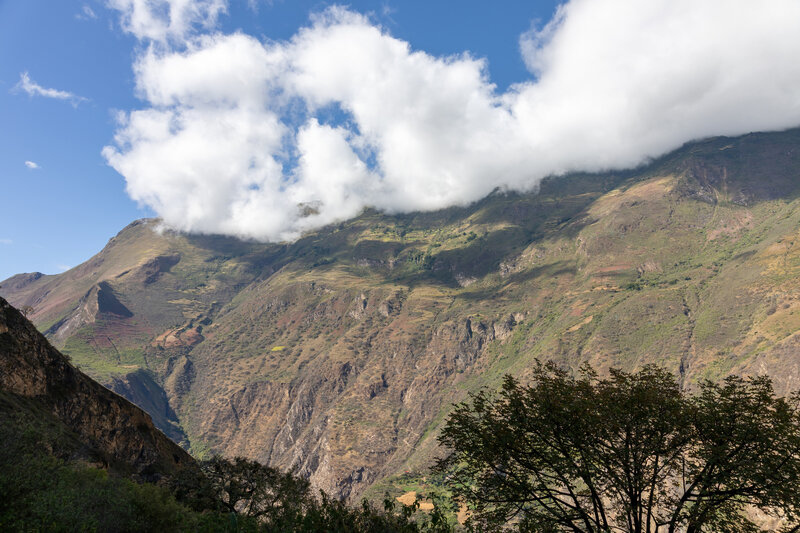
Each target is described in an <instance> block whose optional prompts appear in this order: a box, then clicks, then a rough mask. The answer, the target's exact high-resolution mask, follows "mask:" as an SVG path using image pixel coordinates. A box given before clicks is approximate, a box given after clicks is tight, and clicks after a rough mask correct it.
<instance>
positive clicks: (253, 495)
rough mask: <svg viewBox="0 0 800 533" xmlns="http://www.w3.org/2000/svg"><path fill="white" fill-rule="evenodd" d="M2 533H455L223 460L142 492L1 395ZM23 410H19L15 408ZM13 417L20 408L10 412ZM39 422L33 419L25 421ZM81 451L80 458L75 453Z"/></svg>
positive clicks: (428, 520) (435, 516) (407, 511)
mask: <svg viewBox="0 0 800 533" xmlns="http://www.w3.org/2000/svg"><path fill="white" fill-rule="evenodd" d="M0 400H2V403H0V494H2V497H0V531H48V532H50V531H53V532H60V531H65V532H66V531H99V532H115V533H124V532H147V531H153V532H161V531H176V532H177V531H187V532H188V531H192V532H194V531H200V532H203V531H205V532H262V531H263V532H270V533H272V532H285V533H290V532H292V533H294V532H298V533H303V532H307V533H311V532H319V531H329V532H342V533H344V532H356V533H358V532H363V533H383V532H389V533H392V532H394V533H423V532H428V533H445V532H449V531H450V530H451V527H450V525H449V524H448V523H447V520H446V519H445V518H444V516H443V515H442V514H441V513H439V512H438V511H434V512H433V513H431V514H430V516H422V515H424V513H418V512H416V511H417V507H405V506H403V507H401V508H400V509H397V508H396V507H395V504H394V502H393V501H392V500H389V499H387V501H386V502H385V506H384V509H378V508H376V507H375V506H373V505H372V504H370V503H368V502H367V501H366V500H365V501H363V502H362V503H361V505H360V506H358V507H351V506H348V505H346V504H344V503H343V502H340V501H337V500H332V499H330V498H329V497H328V496H327V495H326V494H324V493H320V496H319V498H317V497H315V496H314V494H313V493H312V491H311V490H310V487H309V483H308V482H307V481H306V480H303V479H301V478H298V477H296V476H294V475H292V474H290V473H285V472H280V471H278V470H276V469H274V468H270V467H267V466H263V465H260V464H259V463H257V462H255V461H249V460H246V459H242V458H236V459H233V460H227V459H222V458H219V457H214V458H212V459H210V460H208V461H204V462H202V463H200V464H199V467H197V468H186V469H184V470H183V471H181V473H180V474H179V475H178V476H176V477H175V478H174V479H172V480H171V481H170V482H169V483H168V484H167V486H161V485H155V484H152V483H141V484H140V483H135V482H133V481H131V480H129V479H126V478H123V477H120V476H117V475H115V474H113V473H110V472H108V471H107V470H105V469H102V468H96V467H93V466H90V465H89V464H86V463H82V462H67V461H65V460H63V459H59V458H57V457H55V456H54V455H52V454H54V453H56V454H58V455H62V454H63V453H62V452H67V453H72V451H74V449H75V446H76V445H77V446H79V443H76V442H73V441H72V440H71V439H72V438H73V437H72V436H70V435H68V434H64V433H63V429H59V427H58V426H52V427H51V426H48V424H47V422H46V413H39V412H34V411H25V409H24V407H25V406H24V405H21V404H20V403H19V402H20V401H19V400H18V399H14V398H7V397H6V395H3V394H2V393H0ZM12 401H13V402H15V403H13V404H12V403H10V402H12ZM9 408H11V409H13V410H10V409H9ZM23 412H25V413H28V414H30V415H32V416H29V417H27V420H24V419H25V418H26V417H24V416H23V415H22V413H23ZM71 450H72V451H71Z"/></svg>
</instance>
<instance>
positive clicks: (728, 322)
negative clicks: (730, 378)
mask: <svg viewBox="0 0 800 533" xmlns="http://www.w3.org/2000/svg"><path fill="white" fill-rule="evenodd" d="M798 193H800V130H789V131H786V132H777V133H759V134H751V135H747V136H743V137H738V138H714V139H708V140H705V141H700V142H696V143H691V144H688V145H686V146H684V147H683V148H681V149H679V150H677V151H676V152H673V153H672V154H668V155H667V156H665V157H663V158H660V159H658V160H656V161H654V162H652V163H651V164H649V165H648V166H646V167H642V168H639V169H635V170H629V171H625V172H616V173H613V172H612V173H604V174H580V175H573V176H568V177H560V178H552V179H548V180H545V181H544V182H542V184H541V186H540V188H539V190H538V191H537V192H536V193H528V194H521V193H502V192H501V193H495V194H492V195H490V196H489V197H487V198H485V199H484V200H481V201H480V202H476V203H475V204H472V205H470V206H467V207H454V208H450V209H445V210H441V211H436V212H430V213H412V214H407V215H395V216H390V215H384V214H380V213H377V212H374V211H366V212H364V213H363V214H362V215H361V216H359V217H357V218H356V219H352V220H349V221H344V222H341V223H339V224H335V225H333V226H329V227H327V228H323V229H322V230H319V231H317V232H312V233H310V234H308V235H306V236H304V237H303V238H301V239H299V240H298V241H296V242H294V243H280V244H260V243H254V242H245V241H239V240H237V239H233V238H227V237H221V236H191V235H181V234H177V233H173V232H169V231H161V232H154V231H153V228H154V226H155V225H156V223H154V222H153V221H146V220H145V221H136V222H134V223H132V224H131V225H129V226H128V227H126V228H125V229H123V230H122V231H121V232H120V233H119V234H118V235H117V236H116V237H114V238H113V239H112V240H111V241H109V244H108V245H107V246H106V247H105V248H104V249H103V251H101V252H100V253H99V254H97V255H96V256H95V257H93V258H92V259H90V260H89V261H87V262H86V263H84V264H83V265H80V266H79V267H76V268H75V269H72V270H70V271H68V272H66V273H64V274H60V275H56V276H44V275H38V274H27V275H18V276H14V277H12V278H10V279H9V280H6V281H4V282H2V283H0V285H2V288H0V293H2V294H3V295H5V296H6V297H8V298H9V299H10V301H12V302H13V303H14V304H15V305H19V306H24V305H28V306H31V307H32V308H33V311H34V312H33V314H32V315H31V316H32V318H33V319H34V322H35V323H36V324H37V326H38V327H39V328H40V329H41V330H44V331H46V332H47V333H48V337H49V338H50V339H51V340H52V341H53V342H55V343H56V344H57V345H58V346H60V347H61V348H63V350H64V351H65V352H66V353H69V354H70V355H71V356H72V357H73V359H74V360H75V361H76V362H78V363H79V364H81V365H83V366H84V367H85V368H87V370H88V371H89V372H90V373H92V375H93V376H95V377H97V378H98V379H100V380H101V381H102V382H103V383H104V384H106V385H107V386H110V387H112V388H113V389H114V390H116V391H117V392H119V393H121V394H123V395H125V396H126V397H128V398H131V399H135V400H136V401H138V402H139V403H140V404H142V405H144V404H147V408H148V410H150V411H151V414H152V415H153V420H154V421H155V422H156V423H157V424H158V425H159V427H161V428H162V429H165V430H166V431H167V432H168V434H169V435H170V436H171V437H172V438H173V439H175V440H176V441H179V442H182V443H183V444H184V445H185V446H187V447H189V448H190V449H191V450H192V452H193V453H195V454H198V455H203V454H204V453H207V452H224V453H227V454H229V455H237V454H238V455H245V456H248V457H251V458H254V459H257V460H260V461H262V462H265V463H268V464H272V465H276V466H280V467H283V468H289V467H294V468H297V469H298V471H299V473H301V474H302V475H304V476H306V477H308V478H309V479H311V480H312V482H313V483H314V484H315V485H316V486H319V487H320V488H323V489H325V490H326V491H327V492H329V493H331V494H333V495H336V496H339V497H344V498H347V497H349V498H355V497H357V496H359V495H361V494H368V495H369V494H377V493H378V492H379V491H381V490H384V489H390V490H395V489H396V488H397V486H398V485H397V483H398V481H397V480H398V479H400V478H402V477H403V476H404V475H405V476H407V475H408V474H404V473H405V472H406V471H408V472H411V473H412V474H413V473H415V472H424V470H425V468H426V466H427V465H428V464H429V463H430V460H431V458H432V457H434V456H435V455H436V454H437V453H438V451H437V448H436V446H437V444H436V439H435V436H436V434H437V428H438V424H439V423H441V421H442V420H443V419H444V416H445V414H446V412H447V410H448V409H449V406H450V405H451V404H452V402H454V401H459V400H461V399H463V398H465V397H466V395H467V394H468V393H469V392H470V391H474V390H477V389H478V388H480V387H482V386H494V385H496V384H497V383H499V380H500V378H501V377H502V375H503V374H505V373H512V374H515V375H517V376H519V377H521V378H522V379H524V378H525V375H526V368H529V367H530V364H531V362H532V361H533V360H534V359H536V358H540V359H549V360H555V361H557V362H560V363H562V364H564V365H566V366H570V367H573V368H574V367H577V366H578V365H579V364H581V363H582V362H590V363H592V364H593V365H594V366H595V367H597V368H599V369H600V370H601V371H605V370H607V369H608V368H609V367H612V366H616V367H621V368H624V369H627V370H632V369H634V368H637V367H639V366H641V365H642V364H646V363H650V362H656V363H659V364H662V365H664V366H666V367H667V368H669V369H671V370H672V371H673V372H675V374H676V376H679V377H680V379H681V383H682V384H683V385H684V386H686V387H691V386H692V384H693V383H695V382H696V381H697V380H699V379H719V378H720V377H722V376H724V375H727V374H729V373H732V372H736V373H745V374H747V373H750V374H755V373H768V374H770V375H772V376H773V378H774V379H775V381H776V386H777V388H778V390H779V391H781V392H788V391H791V390H794V389H796V388H798V387H800V349H798V347H800V337H798V336H797V335H796V332H797V331H798V330H800V286H799V285H798V283H797V281H796V280H797V278H798V276H797V274H800V250H798V249H797V247H796V246H795V242H796V237H797V233H798V227H800V201H799V200H798ZM125 311H127V313H126V312H125ZM398 476H400V477H399V478H398Z"/></svg>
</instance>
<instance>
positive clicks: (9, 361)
mask: <svg viewBox="0 0 800 533" xmlns="http://www.w3.org/2000/svg"><path fill="white" fill-rule="evenodd" d="M0 419H2V421H3V426H4V428H7V427H8V426H9V425H19V426H20V427H23V426H24V425H25V424H33V427H34V428H37V427H38V430H37V431H36V432H37V433H41V434H42V435H56V436H57V437H58V438H57V439H53V442H46V443H45V444H43V447H46V448H51V451H53V449H54V447H55V444H54V442H55V441H59V442H60V444H59V446H58V449H59V451H58V452H54V454H55V455H56V456H59V455H60V456H62V457H63V458H64V459H74V458H82V459H84V460H87V461H90V462H93V463H97V464H100V465H101V466H103V467H105V468H109V469H111V470H112V471H115V472H119V473H121V474H124V475H127V476H132V477H134V478H136V479H139V480H142V481H157V480H158V479H160V478H162V477H163V476H165V475H170V474H174V473H176V472H177V471H178V470H179V469H181V468H183V467H185V466H187V465H191V464H194V461H193V460H192V458H191V457H190V456H189V454H187V453H186V452H185V451H184V450H183V449H181V448H180V447H179V446H178V445H176V444H175V443H174V442H172V441H171V440H169V439H168V438H167V437H166V436H165V435H164V434H163V433H161V432H160V431H159V430H158V429H156V427H155V426H154V425H153V423H152V421H151V419H150V416H148V415H147V413H145V412H144V411H142V410H141V409H140V408H138V407H136V406H135V405H133V404H131V403H130V402H129V401H128V400H126V399H124V398H122V397H121V396H119V395H117V394H115V393H113V392H111V391H110V390H108V389H107V388H105V387H103V386H102V385H100V384H98V383H96V382H95V381H93V380H92V379H91V378H89V377H87V376H86V375H84V374H83V373H82V372H80V371H79V370H77V369H76V368H75V367H74V366H72V365H71V364H70V362H69V361H68V359H67V358H66V357H64V356H63V355H62V354H60V353H59V352H58V351H57V350H56V349H54V348H53V347H52V346H51V345H50V343H49V342H48V341H47V340H46V339H45V338H44V337H43V336H42V334H41V333H39V332H38V331H37V330H36V328H35V327H34V326H33V325H32V324H31V323H30V322H28V321H27V320H26V319H25V318H24V317H23V316H22V315H21V314H20V313H19V312H18V311H17V310H16V309H14V308H13V307H12V306H10V305H9V304H8V302H6V301H5V300H3V299H2V298H0ZM43 427H44V428H47V429H46V430H42V428H43ZM18 437H19V438H23V437H24V436H23V435H21V434H20V435H18ZM45 440H47V439H45Z"/></svg>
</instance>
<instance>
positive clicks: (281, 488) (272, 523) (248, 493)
mask: <svg viewBox="0 0 800 533" xmlns="http://www.w3.org/2000/svg"><path fill="white" fill-rule="evenodd" d="M171 488H172V490H173V492H174V494H175V496H176V498H177V499H178V500H179V501H181V502H183V503H185V504H188V505H189V506H190V507H192V508H193V509H194V510H195V511H201V512H208V511H210V512H212V513H226V514H228V515H229V516H230V517H231V518H232V519H233V523H234V524H235V529H236V530H237V531H269V532H270V533H283V532H286V533H289V532H291V533H303V532H308V533H311V532H318V531H328V532H330V533H422V532H428V533H450V532H451V531H452V528H451V526H450V524H449V523H448V521H447V518H446V517H445V516H444V514H443V513H442V512H441V511H440V510H438V508H437V509H435V510H434V511H433V512H431V513H430V515H429V516H425V513H417V512H416V511H417V509H418V506H417V507H414V508H407V507H405V506H402V507H401V508H400V509H399V510H398V509H397V508H396V506H395V504H394V501H393V499H392V498H388V497H387V499H386V500H385V501H384V508H383V510H381V509H378V508H376V507H375V506H373V505H372V504H371V503H369V502H368V501H367V500H363V501H362V502H361V505H360V506H354V507H351V506H349V505H346V504H345V503H344V502H341V501H338V500H334V499H331V498H330V497H329V496H328V495H326V494H325V493H324V492H322V491H320V492H319V498H315V497H314V496H313V494H312V492H311V489H310V484H309V482H308V481H307V480H304V479H302V478H299V477H297V476H295V475H293V474H292V473H290V472H281V471H280V470H277V469H275V468H272V467H269V466H264V465H262V464H260V463H258V462H256V461H251V460H249V459H244V458H242V457H236V458H234V459H225V458H223V457H219V456H215V457H212V458H211V459H209V460H206V461H202V462H201V463H200V464H199V467H198V468H187V469H184V470H183V471H182V472H180V473H179V475H178V476H177V477H176V478H175V479H173V480H172V481H171ZM421 515H422V516H421Z"/></svg>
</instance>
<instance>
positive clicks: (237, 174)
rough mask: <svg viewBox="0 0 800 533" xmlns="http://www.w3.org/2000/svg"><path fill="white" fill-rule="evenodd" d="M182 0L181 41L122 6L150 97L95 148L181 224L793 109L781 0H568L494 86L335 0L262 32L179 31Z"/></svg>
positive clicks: (469, 186) (536, 165)
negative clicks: (281, 30)
mask: <svg viewBox="0 0 800 533" xmlns="http://www.w3.org/2000/svg"><path fill="white" fill-rule="evenodd" d="M163 1H164V2H169V1H170V0H163ZM173 1H175V2H177V1H178V0H173ZM134 3H135V2H134ZM178 3H179V4H180V6H183V9H184V11H185V12H187V13H190V14H192V17H190V18H188V19H186V20H188V22H181V23H180V24H177V26H176V27H177V28H179V29H180V31H178V30H175V31H174V32H173V33H172V35H181V36H183V38H182V40H180V41H179V42H178V44H175V43H172V44H170V45H164V40H163V39H161V40H157V41H154V39H155V38H154V37H152V36H151V34H153V35H156V36H159V35H163V34H164V33H165V32H167V33H168V30H165V29H164V28H167V29H169V28H170V27H171V25H173V23H172V22H170V21H169V20H166V21H161V22H160V23H159V25H157V26H156V28H155V29H152V30H148V29H147V27H146V26H145V27H144V28H145V29H143V30H141V31H139V32H138V33H137V30H136V27H135V25H134V24H133V22H129V24H128V26H127V27H128V31H131V32H133V33H135V34H137V35H138V36H139V37H140V38H142V39H143V40H144V42H145V43H147V42H148V40H150V41H154V42H152V43H151V44H149V45H148V46H147V47H146V48H144V49H143V51H142V53H141V55H140V57H139V58H138V60H137V62H136V64H135V66H134V71H135V75H136V80H137V90H138V92H139V95H140V97H141V98H142V99H143V101H145V102H146V104H147V105H146V106H145V108H143V109H140V110H134V111H130V112H128V113H123V114H121V116H120V125H119V128H118V131H117V134H116V137H115V142H114V145H113V146H109V147H106V148H105V149H104V155H105V157H106V159H107V160H108V162H109V164H111V165H112V166H113V167H114V168H115V169H116V170H117V171H118V172H120V173H121V174H122V175H123V176H125V179H126V180H127V187H128V192H129V194H130V195H131V197H133V198H134V199H136V200H138V201H140V202H143V203H145V204H147V205H150V206H151V207H153V208H154V209H155V210H156V211H157V212H158V214H159V215H160V216H162V217H163V219H164V220H165V222H166V223H167V224H169V225H171V226H173V227H176V228H178V229H182V230H187V231H201V232H219V233H226V234H231V235H237V236H241V237H249V238H256V239H262V240H283V239H291V238H295V237H297V236H298V235H299V234H301V233H302V232H303V231H306V230H309V229H313V228H315V227H319V226H321V225H323V224H327V223H330V222H333V221H336V220H341V219H344V218H348V217H351V216H354V215H356V214H358V212H359V211H360V210H361V209H363V208H364V207H367V206H371V207H376V208H379V209H383V210H386V211H389V212H398V211H409V210H417V209H436V208H441V207H446V206H450V205H457V204H462V205H463V204H466V203H469V202H472V201H475V200H478V199H480V198H481V197H483V196H485V195H486V194H488V193H489V192H491V191H492V190H493V189H495V188H496V187H502V188H507V189H515V190H529V189H531V188H534V187H535V186H536V184H537V183H538V182H539V180H541V179H542V178H543V177H545V176H547V175H549V174H560V173H564V172H568V171H574V170H589V171H595V170H603V169H610V168H622V167H630V166H633V165H637V164H640V163H642V162H644V161H646V160H647V159H648V158H651V157H655V156H658V155H660V154H662V153H664V152H666V151H669V150H671V149H673V148H675V147H677V146H679V145H681V144H682V143H684V142H686V141H689V140H692V139H695V138H700V137H705V136H709V135H718V134H728V135H734V134H740V133H746V132H749V131H754V130H770V129H782V128H787V127H791V126H795V125H798V124H800V62H798V61H797V58H798V57H800V2H797V1H796V0H771V1H770V2H756V1H752V0H694V1H689V0H651V1H648V2H641V1H635V0H572V1H570V2H569V3H567V4H564V5H563V6H561V8H560V9H559V10H558V13H557V15H556V17H555V18H554V19H553V20H552V21H551V22H550V23H549V24H548V25H547V26H545V27H544V28H542V29H540V30H533V31H531V32H529V33H527V34H525V35H523V36H522V37H521V39H520V49H521V53H522V54H523V58H524V59H525V61H526V64H527V65H528V66H529V68H530V70H531V79H529V80H523V81H522V82H521V83H520V84H518V85H515V86H513V87H512V88H511V89H509V90H508V91H506V92H503V93H501V92H498V91H497V90H496V88H495V86H494V85H493V84H492V83H491V80H490V79H488V74H487V69H486V63H485V60H483V59H480V58H474V57H472V56H470V55H468V54H466V53H465V54H463V55H459V56H454V57H434V56H431V55H429V54H426V53H425V52H424V51H415V50H412V48H411V47H410V45H409V44H408V43H406V42H403V41H401V40H398V39H396V38H394V37H392V36H391V35H389V34H388V33H387V32H386V31H385V30H383V29H382V28H380V27H379V26H377V25H375V24H373V23H372V22H371V21H370V20H369V19H368V18H366V17H364V16H362V15H359V14H357V13H353V12H351V11H348V10H347V9H344V8H331V9H328V10H327V11H325V12H324V13H321V14H318V15H316V16H315V17H313V18H312V22H311V24H310V25H309V26H308V27H306V28H303V29H301V30H299V31H298V32H297V34H296V35H295V36H294V37H293V38H292V39H291V40H289V41H285V42H262V41H259V40H257V39H255V38H254V37H251V36H248V35H245V34H241V33H236V34H229V35H225V34H220V33H205V34H199V35H198V34H197V33H191V32H189V30H185V28H196V27H198V25H199V26H202V25H203V24H205V23H206V21H208V20H210V19H213V18H214V17H216V16H217V14H218V13H219V12H220V10H222V9H223V8H224V4H221V3H220V2H218V1H213V2H212V1H209V0H206V1H204V2H199V3H194V4H191V3H187V2H186V1H184V0H182V1H180V2H178ZM187 6H192V9H194V10H190V9H189V7H187ZM203 6H206V7H205V9H206V11H203V9H204V7H203ZM187 10H188V11H187ZM184 11H179V12H180V13H183V12H184ZM123 15H124V16H129V17H130V16H131V14H130V13H127V15H126V12H125V11H123ZM150 16H152V17H157V15H155V14H152V13H150ZM124 20H127V19H124ZM193 21H199V22H193Z"/></svg>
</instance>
